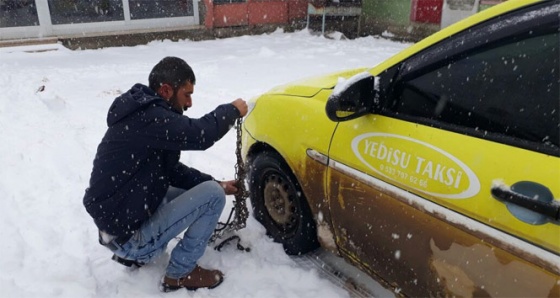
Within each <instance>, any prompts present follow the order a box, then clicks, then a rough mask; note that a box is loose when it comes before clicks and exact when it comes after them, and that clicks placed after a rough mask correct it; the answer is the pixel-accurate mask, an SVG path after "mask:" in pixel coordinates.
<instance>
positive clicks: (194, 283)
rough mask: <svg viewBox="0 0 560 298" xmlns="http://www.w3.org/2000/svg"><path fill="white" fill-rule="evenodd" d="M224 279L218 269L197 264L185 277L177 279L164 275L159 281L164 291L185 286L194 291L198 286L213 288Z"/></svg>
mask: <svg viewBox="0 0 560 298" xmlns="http://www.w3.org/2000/svg"><path fill="white" fill-rule="evenodd" d="M223 280H224V274H223V273H222V272H221V271H219V270H208V269H204V268H202V267H200V266H198V265H196V267H194V269H193V271H191V273H189V274H188V275H187V276H185V277H181V278H179V279H175V278H170V277H167V276H165V277H164V278H163V282H162V283H161V286H162V290H163V291H164V292H171V291H176V290H178V289H180V288H185V289H187V290H189V291H195V290H197V289H200V288H208V289H213V288H215V287H217V286H219V285H220V284H221V283H222V281H223Z"/></svg>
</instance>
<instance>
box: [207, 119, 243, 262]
mask: <svg viewBox="0 0 560 298" xmlns="http://www.w3.org/2000/svg"><path fill="white" fill-rule="evenodd" d="M242 124H243V119H242V118H238V119H237V121H236V122H235V129H236V132H237V141H236V148H235V155H236V157H237V162H236V164H235V181H236V182H237V185H236V186H237V190H238V191H237V193H236V194H235V195H234V197H235V200H234V201H233V208H232V209H231V212H230V213H229V216H228V219H227V221H226V222H225V223H223V222H218V227H217V228H216V229H215V230H214V234H212V237H211V238H210V243H214V242H215V241H216V240H218V239H220V238H221V237H222V236H223V235H224V234H225V233H227V232H234V231H237V230H240V229H243V228H245V226H246V224H247V218H248V217H249V210H248V209H247V198H248V197H249V193H248V192H247V189H246V187H245V179H246V178H247V171H246V167H245V164H244V163H243V158H242V157H241V129H242V127H241V126H242ZM234 214H235V217H234V218H233V219H232V216H233V215H234ZM232 240H237V248H238V249H239V250H243V251H250V249H249V248H248V247H247V248H246V247H243V246H242V245H241V244H240V243H239V242H240V241H241V239H240V238H239V236H237V235H234V236H230V237H228V238H227V239H224V240H223V241H222V242H221V243H220V244H218V245H216V246H215V247H214V249H216V250H218V251H219V250H221V249H222V247H223V246H224V245H225V244H227V243H229V242H230V241H232Z"/></svg>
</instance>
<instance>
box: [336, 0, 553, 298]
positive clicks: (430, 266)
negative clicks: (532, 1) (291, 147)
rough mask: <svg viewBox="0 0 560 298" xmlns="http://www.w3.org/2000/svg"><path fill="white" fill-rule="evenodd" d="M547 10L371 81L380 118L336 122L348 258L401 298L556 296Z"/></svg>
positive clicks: (339, 209) (480, 31)
mask: <svg viewBox="0 0 560 298" xmlns="http://www.w3.org/2000/svg"><path fill="white" fill-rule="evenodd" d="M558 11H559V3H558V1H548V2H543V3H541V4H538V5H535V6H533V7H530V8H525V9H522V10H519V11H515V12H512V13H509V14H508V15H505V16H501V17H499V18H496V19H493V20H490V21H488V22H486V23H484V24H481V25H478V26H476V27H475V28H471V29H469V30H467V31H465V32H463V33H460V34H457V35H456V36H453V37H451V38H449V39H448V40H445V41H443V42H441V43H439V44H436V45H434V46H432V47H430V48H428V49H427V50H424V51H422V52H421V53H419V54H416V55H414V56H412V57H411V58H409V59H407V60H406V61H403V62H402V63H400V64H398V65H396V66H394V67H393V68H391V69H389V70H386V71H384V72H383V73H382V74H380V75H379V79H380V90H379V92H380V99H381V104H382V106H383V110H382V111H381V112H379V113H376V114H369V115H366V116H362V117H360V118H357V119H354V120H351V121H345V122H340V123H339V124H338V126H337V128H336V131H335V133H334V135H333V138H332V141H331V147H330V150H329V170H328V175H327V176H328V178H327V179H328V184H327V185H328V188H329V199H330V207H331V216H332V218H333V225H334V227H335V234H336V240H337V245H338V246H339V248H340V250H341V251H342V252H343V254H344V255H345V256H346V257H348V258H350V259H352V260H353V261H355V262H358V263H359V264H360V265H361V266H362V267H363V268H364V269H366V270H367V271H369V272H370V273H373V274H376V275H377V276H378V277H379V278H380V279H383V280H385V281H387V282H388V283H390V284H392V285H393V286H394V287H395V289H396V291H397V292H402V293H404V294H405V295H412V296H448V295H458V296H473V295H474V296H502V297H505V296H508V297H510V296H511V297H513V296H518V297H519V296H524V297H528V296H531V297H536V296H543V297H547V296H558V295H559V294H560V285H559V284H560V277H559V276H560V268H559V267H560V265H559V264H560V257H559V254H560V225H559V223H560V222H559V221H558V212H559V210H560V209H559V207H558V206H559V203H558V200H555V198H560V158H559V156H560V154H559V153H560V149H559V148H560V141H559V140H560V136H559V132H560V126H559V123H560V121H559V116H558V113H559V112H560V111H559V107H560V95H559V83H558V82H559V73H560V70H559V65H560V62H559V57H560V53H559V40H560V37H559V35H558ZM531 199H532V200H534V201H538V202H536V203H535V202H534V201H530V200H531Z"/></svg>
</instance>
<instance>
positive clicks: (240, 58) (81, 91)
mask: <svg viewBox="0 0 560 298" xmlns="http://www.w3.org/2000/svg"><path fill="white" fill-rule="evenodd" d="M339 36H340V35H334V38H324V37H320V36H314V35H311V34H309V33H308V32H307V31H300V32H296V33H283V32H282V31H280V30H278V31H276V32H274V33H272V34H265V35H260V36H243V37H237V38H228V39H221V40H212V41H200V42H193V41H188V40H186V41H181V42H171V41H163V42H160V41H158V42H152V43H150V44H148V45H143V46H136V47H119V48H105V49H98V50H82V51H70V50H68V49H65V48H64V47H62V46H60V45H54V46H53V45H50V46H34V47H19V48H0V202H2V207H3V208H1V210H0V225H1V227H2V228H1V229H0V239H2V240H1V243H2V244H1V245H0V247H1V250H0V289H1V290H0V297H134V298H136V297H160V296H161V297H185V296H187V297H313V298H315V297H322V298H326V297H346V296H348V293H346V292H345V291H344V290H342V289H341V288H339V287H337V286H336V285H334V284H333V283H331V282H330V281H328V280H326V279H324V278H321V277H320V276H319V274H318V273H317V272H316V271H315V270H310V269H305V268H302V267H300V266H298V265H297V264H296V263H295V262H294V261H293V260H292V259H291V258H289V257H288V256H287V255H286V254H285V253H284V252H283V250H282V247H281V246H280V245H279V244H276V243H273V242H272V241H271V240H270V239H269V238H267V237H266V235H265V231H264V228H263V227H262V226H260V224H258V223H257V222H256V221H255V220H254V219H252V218H250V219H249V221H248V225H247V228H245V229H244V230H242V231H241V232H240V234H241V235H242V237H243V241H244V243H245V244H248V245H249V246H250V247H251V249H252V251H251V252H250V253H243V252H240V251H238V250H236V249H235V248H234V247H233V246H229V247H226V248H225V249H224V250H223V251H222V252H216V251H214V250H212V249H211V248H208V249H207V251H206V253H205V255H204V256H203V258H202V259H201V260H200V263H201V264H202V265H203V266H206V267H210V268H217V269H220V270H222V271H223V272H224V273H225V274H226V278H225V281H224V283H223V284H222V285H220V286H219V287H218V288H216V289H213V290H199V291H196V292H187V291H183V290H181V291H178V292H174V293H169V294H164V293H161V292H160V291H159V290H158V284H159V281H160V279H161V277H162V275H163V273H164V269H165V266H166V262H167V258H168V255H164V256H162V257H161V258H159V259H158V260H157V261H156V262H155V263H154V264H150V265H148V266H146V267H143V268H141V269H140V270H135V271H131V270H127V269H126V268H125V267H123V266H121V265H119V264H117V263H115V262H113V261H111V260H110V257H111V253H110V252H109V251H108V250H106V249H105V248H104V247H102V246H100V245H99V244H98V243H97V229H96V227H95V225H94V224H93V221H92V220H91V218H90V217H89V215H88V214H87V213H86V211H85V209H84V207H83V205H82V197H83V194H84V190H85V188H86V187H87V184H88V179H89V174H90V171H91V168H92V161H93V157H94V155H95V150H96V147H97V145H98V142H99V141H100V140H101V137H102V135H103V134H104V132H105V129H106V124H105V123H106V122H105V119H106V113H107V109H108V107H109V105H110V104H111V102H112V101H113V99H114V98H115V96H117V95H118V94H120V93H121V92H124V91H126V90H128V88H130V87H131V86H132V85H133V84H134V83H136V82H140V83H145V84H147V78H148V73H149V72H150V70H151V68H152V67H153V65H155V63H157V62H158V61H159V60H160V59H161V58H163V57H165V56H178V57H181V58H183V59H185V60H186V61H187V62H188V63H189V64H190V65H191V66H192V67H193V69H194V71H195V74H196V76H197V84H196V86H195V93H194V95H193V108H191V109H189V111H188V113H187V115H189V116H191V117H199V116H201V115H203V114H205V113H206V112H208V111H210V110H212V109H213V108H214V107H215V106H217V105H218V104H221V103H225V102H231V101H232V100H234V99H236V98H238V97H241V98H244V99H247V100H248V99H249V98H251V97H253V96H256V95H258V94H259V93H262V92H264V91H267V90H268V89H270V88H271V87H273V86H275V85H278V84H283V83H286V82H289V81H293V80H296V79H300V78H304V77H308V76H312V75H318V74H325V73H329V72H333V71H337V70H343V69H348V68H354V67H361V66H373V65H375V64H377V63H379V62H381V61H383V60H384V59H386V58H387V57H389V56H391V55H393V54H395V53H396V52H398V51H400V50H402V49H404V48H406V47H408V46H409V44H402V43H397V42H391V41H388V40H384V39H376V38H373V37H366V38H359V39H356V40H345V39H341V38H339ZM52 48H55V49H56V50H53V51H39V52H26V51H25V50H41V49H52ZM41 86H44V90H43V91H38V90H39V88H40V87H41ZM234 147H235V132H234V131H233V130H232V131H230V132H229V133H228V134H227V135H226V136H225V137H224V138H223V139H222V140H221V141H220V142H218V143H217V144H216V145H215V146H214V147H212V148H211V149H209V150H207V151H205V152H185V153H183V154H182V161H183V162H184V163H185V164H188V165H189V166H193V167H196V168H198V169H200V170H202V171H204V172H207V173H209V174H212V175H213V176H214V177H216V178H217V179H232V178H233V175H234V163H235V156H234V152H235V151H234V150H235V149H234ZM230 204H231V203H230ZM230 206H231V205H227V206H226V209H225V210H226V211H224V214H223V215H222V217H223V219H224V220H225V217H226V216H227V213H228V212H229V209H230ZM170 246H171V247H173V246H174V245H170Z"/></svg>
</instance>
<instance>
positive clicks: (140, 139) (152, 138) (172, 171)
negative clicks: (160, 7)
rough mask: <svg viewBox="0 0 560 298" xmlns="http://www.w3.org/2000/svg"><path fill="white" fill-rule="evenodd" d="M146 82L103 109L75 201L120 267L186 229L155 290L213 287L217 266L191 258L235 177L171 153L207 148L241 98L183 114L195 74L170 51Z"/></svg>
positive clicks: (150, 254)
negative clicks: (99, 134)
mask: <svg viewBox="0 0 560 298" xmlns="http://www.w3.org/2000/svg"><path fill="white" fill-rule="evenodd" d="M148 81H149V86H145V85H142V84H136V85H134V86H133V87H132V88H131V89H130V90H129V91H127V92H125V93H124V94H122V95H120V96H119V97H117V98H116V99H115V100H114V102H113V104H112V105H111V107H110V108H109V112H108V115H107V125H108V129H107V132H106V133H105V135H104V137H103V139H102V140H101V143H100V144H99V146H98V148H97V154H96V156H95V159H94V161H93V170H92V173H91V178H90V182H89V187H88V188H87V189H86V192H85V196H84V199H83V203H84V206H85V207H86V210H87V212H88V213H89V214H90V215H91V217H92V218H93V220H94V222H95V224H96V225H97V227H98V229H99V242H100V243H101V244H102V245H104V246H105V247H107V248H108V249H109V250H111V251H112V252H113V254H114V255H113V259H114V260H116V261H118V262H119V263H121V264H123V265H126V266H131V265H136V266H138V267H140V266H142V265H143V264H146V263H148V262H150V260H152V259H153V258H154V257H156V256H158V255H159V254H160V253H162V252H163V251H165V249H166V247H167V244H168V243H169V241H170V240H171V239H173V238H175V237H176V236H177V235H179V234H180V233H182V232H183V231H185V229H186V232H184V234H183V238H182V240H181V241H179V243H178V244H177V245H176V246H175V248H174V249H173V251H172V252H171V256H170V260H169V264H168V266H167V269H166V273H165V277H164V278H163V280H162V288H163V290H164V291H166V292H167V291H173V290H177V289H180V288H186V289H188V290H196V289H198V288H214V287H216V286H218V285H219V284H220V283H221V282H222V281H223V274H222V272H220V271H218V270H209V269H205V268H202V267H200V266H198V265H197V261H198V259H199V258H200V257H201V256H202V255H203V253H204V250H205V248H206V246H207V243H208V240H209V238H210V236H211V235H212V232H213V231H214V229H215V227H216V224H217V222H218V219H219V217H220V214H221V213H222V210H223V208H224V204H225V195H229V194H235V193H236V192H237V188H236V187H235V181H233V180H231V181H216V180H215V179H213V178H212V176H210V175H208V174H205V173H202V172H200V171H198V170H196V169H194V168H191V167H188V166H186V165H184V164H182V163H181V162H179V157H180V154H181V151H185V150H205V149H207V148H209V147H211V146H212V145H213V144H214V143H215V142H216V141H218V140H219V139H221V138H222V137H223V136H224V135H225V134H226V133H227V132H228V130H229V129H230V128H231V127H233V126H234V122H235V120H236V119H237V118H240V117H243V116H245V114H246V113H247V104H246V103H245V101H244V100H242V99H236V100H234V101H233V102H232V103H229V104H222V105H220V106H218V107H216V109H214V110H213V111H211V112H210V113H208V114H206V115H205V116H203V117H201V118H199V119H192V118H189V117H187V116H184V115H183V112H184V111H186V110H187V109H188V108H190V107H191V106H192V98H191V96H192V94H193V92H194V85H195V82H196V80H195V75H194V72H193V70H192V69H191V67H190V66H189V65H188V64H187V63H186V62H185V61H183V60H182V59H180V58H176V57H166V58H164V59H163V60H161V61H160V62H159V63H158V64H156V65H155V66H154V68H153V69H152V71H151V73H150V75H149V80H148ZM187 228H188V229H187Z"/></svg>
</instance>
